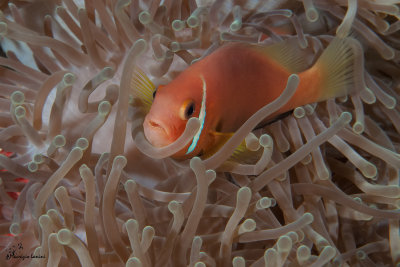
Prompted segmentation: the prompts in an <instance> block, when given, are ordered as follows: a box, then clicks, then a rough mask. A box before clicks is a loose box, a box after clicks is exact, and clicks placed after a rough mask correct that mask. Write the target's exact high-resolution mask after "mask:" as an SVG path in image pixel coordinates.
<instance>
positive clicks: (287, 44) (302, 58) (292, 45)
mask: <svg viewBox="0 0 400 267" xmlns="http://www.w3.org/2000/svg"><path fill="white" fill-rule="evenodd" d="M257 50H259V51H260V52H261V53H263V54H264V55H266V56H268V58H270V59H273V60H274V61H276V62H277V63H278V64H280V65H281V66H282V67H283V68H285V69H286V70H287V71H288V72H289V73H299V72H302V71H304V70H306V69H308V68H309V67H310V66H309V65H310V63H309V62H308V60H307V54H309V53H308V52H309V51H307V49H302V48H301V47H300V45H299V43H298V39H297V38H290V39H286V40H284V41H282V42H279V43H276V44H273V45H268V46H258V49H257Z"/></svg>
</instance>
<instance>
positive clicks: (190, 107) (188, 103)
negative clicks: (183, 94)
mask: <svg viewBox="0 0 400 267" xmlns="http://www.w3.org/2000/svg"><path fill="white" fill-rule="evenodd" d="M194 111H195V105H194V101H193V100H191V99H187V100H185V102H183V104H182V106H181V109H180V111H179V117H180V118H181V119H182V120H187V119H189V118H190V117H191V116H192V115H193V113H194Z"/></svg>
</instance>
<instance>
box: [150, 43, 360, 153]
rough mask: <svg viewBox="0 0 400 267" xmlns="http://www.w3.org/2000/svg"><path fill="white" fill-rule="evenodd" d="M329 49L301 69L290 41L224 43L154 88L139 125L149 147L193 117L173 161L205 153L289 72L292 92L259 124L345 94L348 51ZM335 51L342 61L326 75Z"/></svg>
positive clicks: (342, 46) (275, 93)
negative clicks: (195, 123) (294, 82)
mask: <svg viewBox="0 0 400 267" xmlns="http://www.w3.org/2000/svg"><path fill="white" fill-rule="evenodd" d="M333 46H336V47H331V48H328V49H327V50H326V51H325V52H324V53H323V54H322V55H321V57H320V59H319V60H318V61H317V62H316V63H315V64H314V65H313V66H312V67H310V68H308V69H305V68H307V64H306V63H305V60H303V59H302V58H301V53H297V52H296V51H298V50H296V49H298V47H297V44H296V43H295V42H284V43H282V44H277V45H272V46H268V47H263V46H258V45H251V44H243V43H233V44H228V45H225V46H223V47H221V48H220V49H218V50H217V51H215V52H214V53H212V54H210V55H209V56H207V57H205V58H204V59H202V60H201V61H199V62H196V63H195V64H193V65H191V66H190V67H188V68H187V69H186V70H185V71H183V72H182V73H181V74H180V75H179V76H178V77H176V78H175V79H174V80H173V81H171V82H170V83H169V84H167V85H165V86H161V87H160V88H159V89H158V90H157V93H156V97H155V98H154V102H153V104H152V106H151V109H150V112H149V113H148V114H147V116H146V118H145V121H144V125H143V126H144V131H145V135H146V138H147V139H148V140H149V141H150V143H152V144H153V145H154V146H157V147H162V146H166V145H168V144H170V143H172V142H173V141H175V140H176V139H177V138H178V137H179V136H180V135H181V134H182V132H183V131H184V129H185V126H186V122H187V120H188V119H189V118H190V117H193V116H194V117H198V118H199V119H200V121H201V124H202V126H201V129H200V130H199V132H198V136H197V137H196V136H195V138H194V139H193V142H192V143H191V144H188V146H187V147H185V148H184V149H183V150H181V151H180V152H178V153H177V154H175V155H174V157H175V158H187V157H192V156H195V155H200V156H201V155H209V154H210V153H209V152H210V151H213V150H215V147H218V146H219V145H220V144H221V142H225V141H226V138H225V137H226V136H225V135H224V134H223V133H225V134H226V135H228V136H229V134H231V133H233V132H235V131H236V130H237V129H238V128H239V127H240V126H241V125H242V124H243V123H244V122H245V121H246V120H247V119H248V118H249V117H250V116H251V115H253V114H254V113H255V112H256V111H258V110H259V109H260V108H262V107H263V106H265V105H266V104H268V103H270V102H272V101H273V100H275V99H276V98H277V97H279V95H280V94H281V93H282V92H283V90H284V89H285V87H286V82H287V79H288V77H289V76H290V75H291V74H292V73H298V75H299V77H300V83H299V86H298V88H297V90H296V92H295V94H294V95H293V97H292V98H291V99H290V100H289V101H288V102H287V103H286V104H285V105H284V106H282V107H281V108H280V109H279V110H278V111H276V112H275V113H274V114H272V115H271V116H270V117H269V118H266V119H265V121H267V120H270V119H272V118H273V117H274V116H277V115H279V114H282V113H284V112H287V111H289V110H292V109H294V108H296V107H298V106H302V105H305V104H308V103H313V102H318V101H322V100H325V99H327V98H330V97H338V96H342V95H344V94H347V93H348V91H349V90H350V89H349V88H350V87H351V83H352V78H353V76H352V73H351V70H348V69H349V68H352V67H353V59H352V54H351V47H350V46H349V45H346V42H344V41H337V42H336V44H333ZM329 49H330V50H329ZM340 51H342V54H343V55H342V57H343V60H346V61H348V63H346V64H345V63H343V62H342V63H340V62H339V63H336V65H339V68H340V71H341V72H340V73H339V74H337V72H336V74H330V72H331V71H334V72H335V69H334V68H335V64H333V66H331V65H330V64H329V60H332V61H334V60H336V61H337V60H341V59H340V58H337V57H338V56H340V54H339V55H337V53H338V52H339V53H340ZM324 54H325V55H324ZM335 57H336V58H335ZM326 61H328V62H326ZM336 67H337V66H336ZM332 68H333V69H332ZM304 69H305V70H304ZM335 75H336V76H335ZM337 76H339V77H337ZM342 76H343V77H342ZM188 105H191V106H189V108H188ZM188 111H189V112H188ZM189 113H190V114H189Z"/></svg>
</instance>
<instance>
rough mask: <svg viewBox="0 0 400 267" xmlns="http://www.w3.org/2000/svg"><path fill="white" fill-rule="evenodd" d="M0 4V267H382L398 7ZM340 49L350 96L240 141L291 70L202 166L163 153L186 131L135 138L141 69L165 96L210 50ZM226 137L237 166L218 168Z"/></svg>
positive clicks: (396, 120) (392, 250)
mask: <svg viewBox="0 0 400 267" xmlns="http://www.w3.org/2000/svg"><path fill="white" fill-rule="evenodd" d="M0 3H1V8H2V9H1V12H0V35H1V48H2V56H1V57H0V110H1V113H0V147H1V149H2V150H3V151H4V152H5V151H7V153H3V155H0V166H1V167H2V168H4V170H3V171H2V172H1V173H0V204H1V206H0V207H1V214H0V235H1V236H0V265H1V266H26V265H27V264H28V263H30V264H31V265H32V266H124V265H125V266H186V265H189V266H198V267H199V266H230V265H233V266H263V265H265V266H289V265H290V266H322V265H324V264H328V266H331V265H335V266H339V265H343V266H377V265H379V266H393V265H397V266H398V265H399V264H400V236H399V223H400V221H399V219H400V212H399V210H398V209H399V206H400V188H399V168H400V154H398V150H399V149H400V147H399V146H400V135H399V133H400V113H399V110H400V109H399V107H398V106H397V105H396V103H397V101H399V100H400V92H399V90H400V68H399V59H400V54H399V50H398V49H399V48H400V39H399V37H400V35H399V32H398V31H399V30H400V26H399V25H400V21H398V18H399V16H400V13H399V2H398V1H396V0H382V1H373V0H358V1H357V0H348V1H346V0H318V1H314V2H313V1H312V0H303V1H251V0H249V1H244V0H243V1H227V0H221V1H207V0H204V1H201V0H200V1H194V0H187V1H186V0H185V1H180V0H178V1H172V0H165V1H157V0H153V1H146V0H142V1H135V0H134V1H129V0H119V1H116V0H103V1H101V0H92V1H90V0H85V1H73V0H63V1H61V0H54V1H42V0H30V1H28V0H26V1H13V2H12V3H9V4H8V5H6V1H0ZM347 36H351V37H352V39H354V40H357V41H356V42H354V44H353V49H354V51H356V52H357V53H356V54H357V57H356V60H355V61H356V62H355V66H354V67H355V68H356V69H355V73H357V77H358V80H357V85H356V86H357V87H358V89H359V90H356V91H357V93H356V94H352V95H348V96H345V97H340V98H337V99H334V98H332V99H329V100H327V101H324V102H321V103H310V104H308V105H305V106H303V107H298V108H296V109H295V110H293V112H291V114H289V115H287V116H286V117H283V118H279V119H277V120H276V121H275V122H273V123H271V124H268V125H267V126H265V127H262V128H256V126H257V125H258V123H259V122H260V121H262V120H263V118H265V117H267V116H268V115H269V114H272V113H273V112H274V111H275V110H277V109H279V107H280V106H282V105H283V104H284V103H285V102H286V101H287V100H288V99H289V98H290V96H291V95H292V94H293V92H294V91H295V90H296V85H297V83H298V76H297V75H295V74H293V75H292V76H290V78H289V80H288V81H287V88H286V89H285V91H284V92H283V94H282V95H281V96H280V97H279V98H278V99H276V100H275V101H274V102H272V103H270V104H268V105H266V106H265V107H264V108H262V109H261V110H259V111H258V112H257V113H256V114H255V115H254V116H252V117H251V118H250V119H249V120H248V121H247V122H246V123H245V124H243V126H242V127H240V129H239V130H238V131H237V132H236V133H235V134H234V136H233V137H232V138H231V139H229V141H228V142H227V143H226V144H225V145H224V146H223V147H222V148H221V149H220V150H219V151H218V152H217V153H215V154H214V155H212V156H211V157H209V158H207V159H200V158H198V157H194V158H192V159H190V160H186V161H177V160H174V159H171V158H169V156H170V155H172V154H174V152H176V151H178V150H180V149H181V148H182V147H183V146H184V145H186V144H187V143H188V142H189V141H190V140H191V138H193V135H194V133H195V132H196V129H197V128H198V127H199V124H198V121H197V119H196V118H193V119H191V120H189V122H188V124H187V126H186V130H185V132H184V134H183V135H182V136H181V137H180V138H179V139H178V140H177V141H176V142H174V143H173V144H171V145H169V146H167V147H162V148H155V147H152V146H151V145H150V144H149V143H148V142H147V141H146V139H145V137H144V135H143V127H142V123H143V118H144V115H145V113H146V109H144V108H143V105H142V103H141V102H140V101H138V99H137V97H135V94H134V88H135V86H136V85H137V82H138V79H142V80H141V82H143V81H144V82H146V78H145V75H144V73H146V74H147V76H149V78H150V80H151V81H152V82H153V83H155V84H159V83H165V82H168V81H170V80H172V79H174V77H176V75H177V74H179V73H180V72H181V71H183V70H184V69H185V68H186V67H187V66H188V65H190V64H192V63H194V62H196V61H197V60H201V59H202V58H203V57H205V56H207V55H208V54H210V53H212V51H214V50H215V49H218V47H220V46H222V45H224V44H226V43H229V42H248V43H261V44H265V45H267V44H269V43H275V42H279V41H281V40H285V39H288V38H294V40H295V41H296V42H298V45H299V47H301V48H302V49H304V51H305V54H307V57H308V60H309V62H310V64H311V63H312V62H314V61H315V59H316V58H318V56H319V55H320V54H321V52H322V51H323V50H324V48H325V47H326V46H327V45H328V44H329V43H330V42H331V41H332V39H334V38H346V37H347ZM232 56H234V55H232ZM139 69H140V70H139ZM143 79H144V80H143ZM250 91H251V88H249V93H251V92H250ZM238 108H240V107H238ZM243 139H245V140H246V146H247V149H248V150H249V151H252V152H254V153H253V154H251V153H250V154H251V155H253V156H252V157H251V158H247V159H246V158H243V157H235V156H232V153H233V152H234V150H235V148H236V147H237V146H238V145H239V144H240V143H241V142H242V140H243ZM254 155H255V156H254Z"/></svg>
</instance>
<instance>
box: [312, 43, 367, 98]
mask: <svg viewBox="0 0 400 267" xmlns="http://www.w3.org/2000/svg"><path fill="white" fill-rule="evenodd" d="M362 53H363V51H362V48H361V45H360V44H359V43H358V41H356V40H355V39H353V38H351V37H347V38H335V39H333V40H332V41H331V43H330V44H329V45H328V47H327V48H326V49H325V50H324V51H323V52H322V54H321V56H320V57H319V59H318V60H317V62H316V63H315V64H314V66H313V67H312V69H314V70H318V73H319V74H320V84H319V87H320V95H319V99H318V100H319V101H323V100H326V99H329V98H333V97H340V96H344V95H348V94H351V93H354V92H356V91H359V90H361V89H362V88H361V87H362V86H363V84H364V79H363V68H364V66H363V65H364V62H363V56H362Z"/></svg>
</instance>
